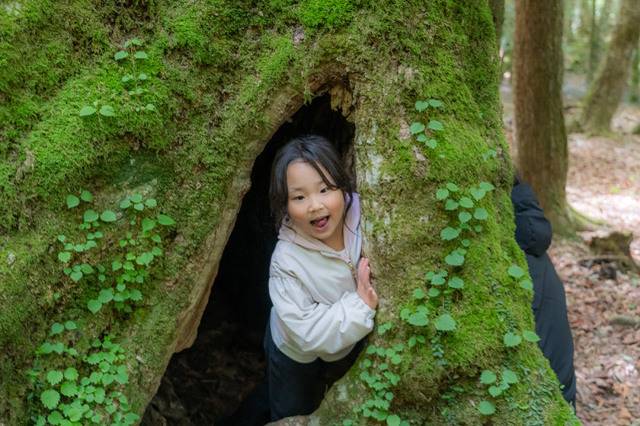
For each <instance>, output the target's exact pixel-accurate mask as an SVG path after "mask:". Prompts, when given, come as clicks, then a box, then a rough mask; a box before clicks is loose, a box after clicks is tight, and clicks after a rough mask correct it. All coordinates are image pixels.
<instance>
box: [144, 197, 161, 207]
mask: <svg viewBox="0 0 640 426" xmlns="http://www.w3.org/2000/svg"><path fill="white" fill-rule="evenodd" d="M144 205H145V206H147V207H156V206H157V205H158V202H157V201H156V200H155V199H154V198H149V199H148V200H147V201H145V202H144Z"/></svg>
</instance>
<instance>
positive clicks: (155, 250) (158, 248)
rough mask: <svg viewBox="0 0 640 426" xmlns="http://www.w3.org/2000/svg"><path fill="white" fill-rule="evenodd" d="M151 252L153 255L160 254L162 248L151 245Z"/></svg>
mask: <svg viewBox="0 0 640 426" xmlns="http://www.w3.org/2000/svg"><path fill="white" fill-rule="evenodd" d="M151 254H153V255H154V256H162V249H161V248H160V247H155V246H154V247H153V248H152V249H151Z"/></svg>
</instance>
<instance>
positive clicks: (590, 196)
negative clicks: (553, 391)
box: [501, 80, 640, 426]
mask: <svg viewBox="0 0 640 426" xmlns="http://www.w3.org/2000/svg"><path fill="white" fill-rule="evenodd" d="M565 83H566V80H565ZM570 84H571V83H569V85H570ZM576 92H579V91H577V90H575V87H565V96H567V94H568V93H569V95H568V96H567V97H569V100H568V101H567V102H566V104H567V108H566V111H567V117H566V119H567V120H570V119H571V115H572V114H573V113H574V112H575V111H576V108H575V106H576V105H577V102H576V101H575V100H573V99H571V95H570V94H571V93H576ZM501 94H502V99H503V105H504V123H505V135H506V136H507V138H508V139H512V138H513V104H512V100H511V92H510V89H509V87H507V86H506V85H503V88H502V90H501ZM639 122H640V106H638V105H629V104H623V105H621V106H620V107H619V108H618V111H617V112H616V114H615V116H614V119H613V122H612V130H613V133H612V134H611V135H610V136H609V137H601V136H594V137H588V136H587V135H584V134H580V133H571V134H569V141H568V144H569V173H568V177H567V199H568V201H569V204H570V205H571V206H572V207H573V208H574V209H575V210H577V211H578V212H580V213H583V214H586V215H587V216H589V217H592V218H594V219H598V220H601V221H603V222H604V223H603V224H602V225H601V226H599V227H597V229H595V230H594V231H587V232H581V233H580V234H579V237H580V238H579V239H577V240H564V241H561V240H555V241H554V242H553V244H552V246H551V248H550V250H549V254H550V256H551V258H552V260H553V262H554V264H555V266H556V269H557V272H558V275H559V276H560V277H561V278H562V280H563V282H564V285H565V291H566V295H567V308H568V315H569V322H570V323H571V328H572V332H573V340H574V345H575V357H574V365H575V370H576V378H577V390H578V393H577V397H576V404H577V413H578V418H579V419H580V420H581V422H582V424H583V425H594V426H595V425H636V426H637V425H640V380H639V373H638V371H639V370H640V275H639V274H638V273H637V272H633V271H626V272H623V270H624V268H621V267H620V265H619V261H616V260H615V259H609V260H611V261H606V259H605V261H602V259H596V256H594V254H593V253H592V252H591V251H590V248H589V245H590V241H591V239H592V238H593V237H594V236H603V235H606V234H608V233H609V232H611V231H620V232H632V233H633V235H634V238H633V241H632V242H631V244H630V252H631V255H632V256H633V258H634V259H635V261H636V263H638V262H639V261H640V136H635V135H632V134H630V132H631V130H632V129H633V127H634V126H635V125H637V124H638V123H639Z"/></svg>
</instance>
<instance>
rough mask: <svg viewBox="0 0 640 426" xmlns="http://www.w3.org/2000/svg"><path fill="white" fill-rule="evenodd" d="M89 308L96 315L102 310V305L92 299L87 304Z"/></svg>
mask: <svg viewBox="0 0 640 426" xmlns="http://www.w3.org/2000/svg"><path fill="white" fill-rule="evenodd" d="M87 308H88V309H89V310H90V311H91V313H92V314H95V313H96V312H98V311H99V310H100V308H102V303H100V302H98V301H97V300H93V299H92V300H89V302H88V303H87Z"/></svg>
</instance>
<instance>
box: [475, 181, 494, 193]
mask: <svg viewBox="0 0 640 426" xmlns="http://www.w3.org/2000/svg"><path fill="white" fill-rule="evenodd" d="M478 186H479V187H480V189H484V190H485V191H487V192H489V191H493V190H494V189H496V187H495V186H493V185H491V184H490V183H489V182H480V185H478Z"/></svg>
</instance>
